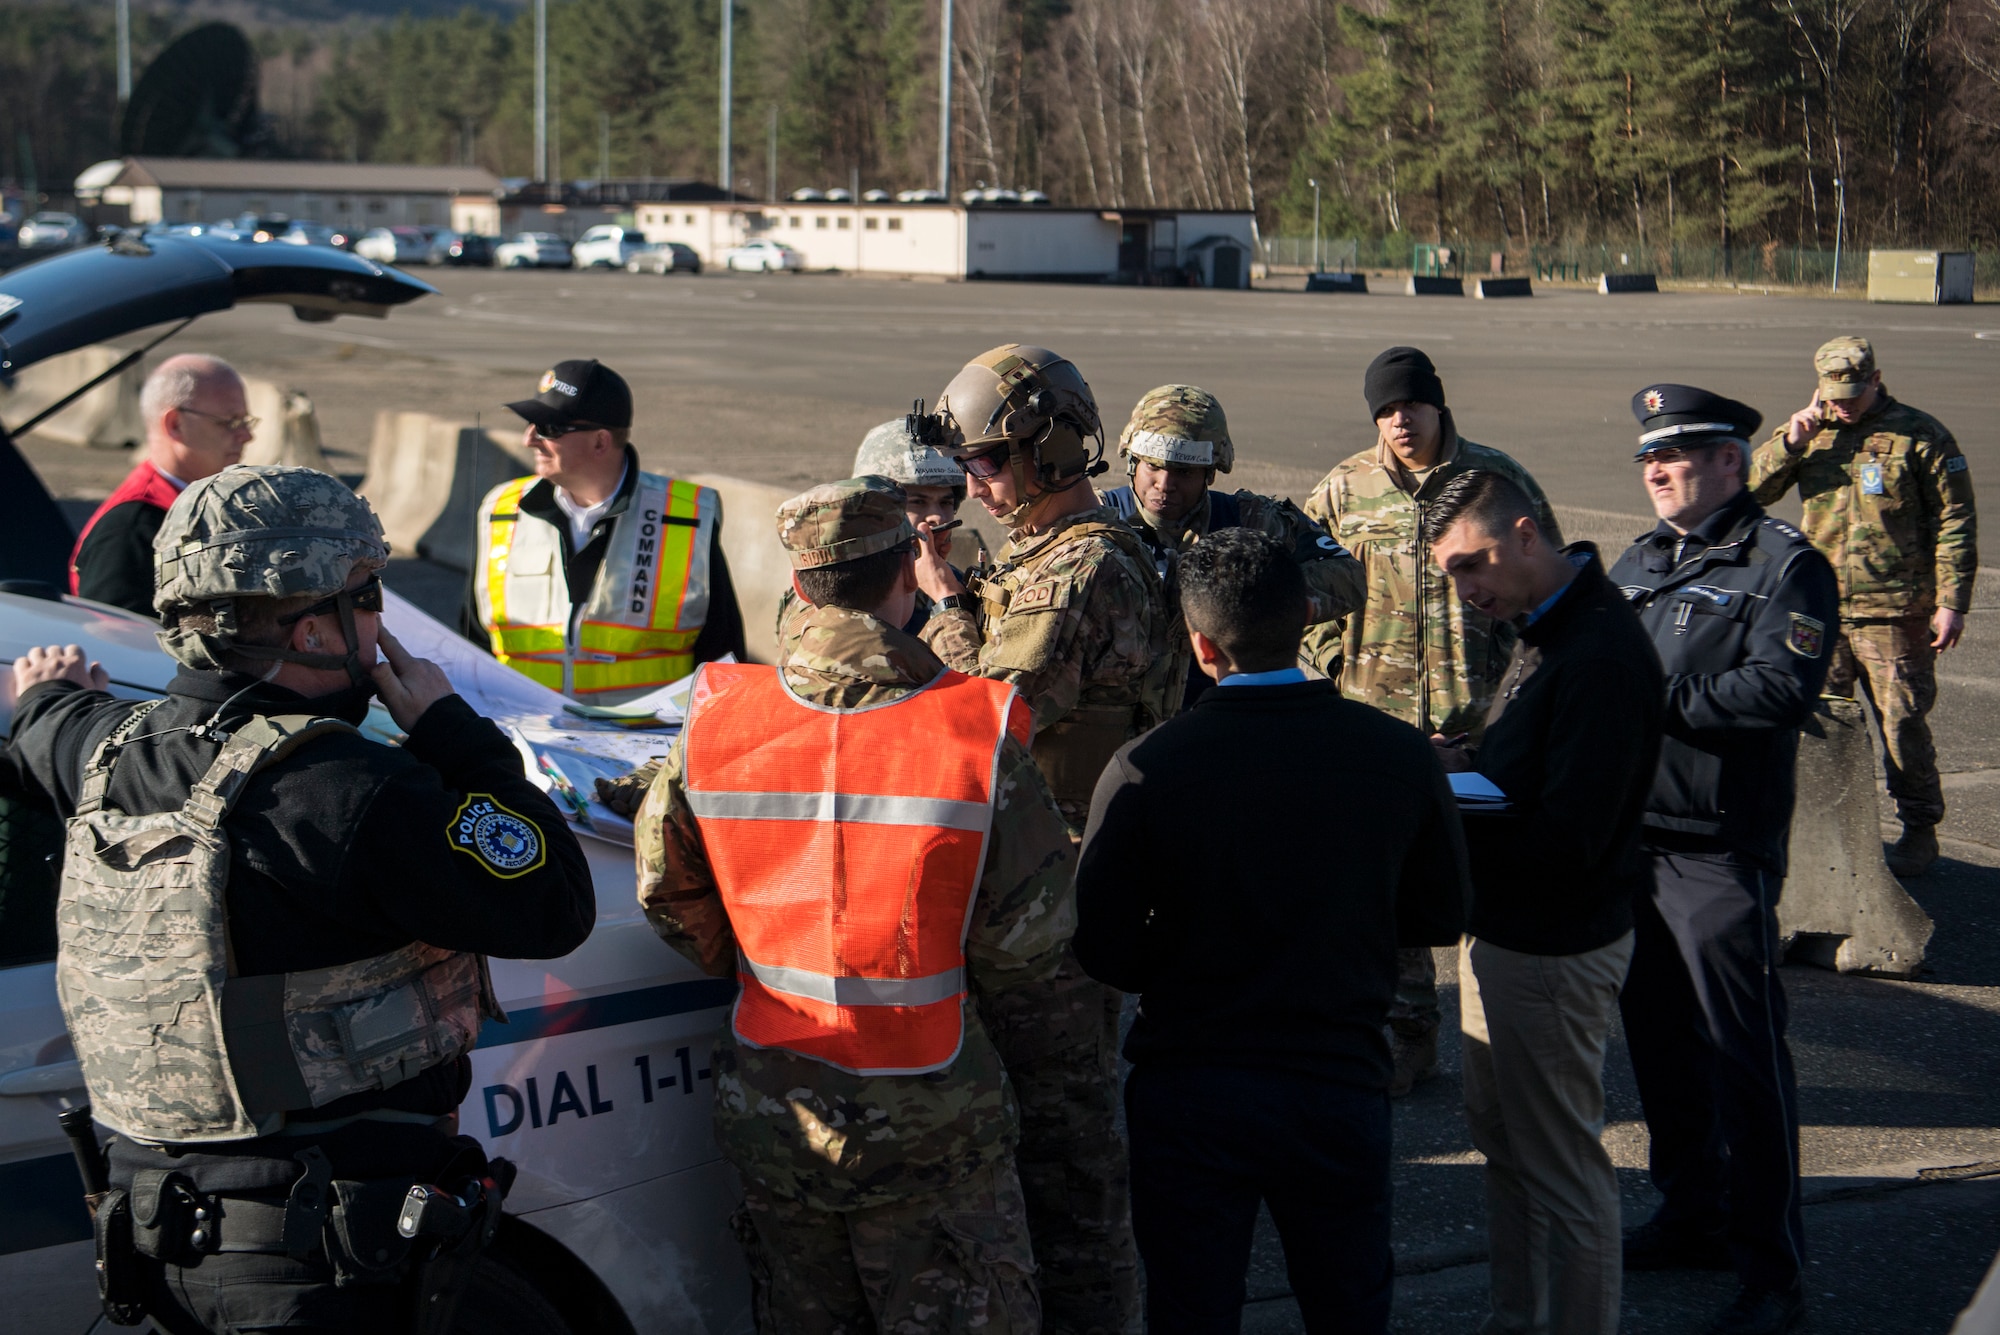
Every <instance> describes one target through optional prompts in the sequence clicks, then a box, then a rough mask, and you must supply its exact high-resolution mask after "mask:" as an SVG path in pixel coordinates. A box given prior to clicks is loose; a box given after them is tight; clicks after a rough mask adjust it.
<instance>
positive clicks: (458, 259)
mask: <svg viewBox="0 0 2000 1335" xmlns="http://www.w3.org/2000/svg"><path fill="white" fill-rule="evenodd" d="M434 253H435V254H437V256H438V258H437V259H435V260H433V261H432V263H434V264H452V265H473V266H477V267H480V268H490V267H491V266H492V264H493V238H492V237H490V236H481V235H480V234H479V233H477V232H447V233H445V243H444V246H443V247H442V249H440V250H439V251H437V252H434Z"/></svg>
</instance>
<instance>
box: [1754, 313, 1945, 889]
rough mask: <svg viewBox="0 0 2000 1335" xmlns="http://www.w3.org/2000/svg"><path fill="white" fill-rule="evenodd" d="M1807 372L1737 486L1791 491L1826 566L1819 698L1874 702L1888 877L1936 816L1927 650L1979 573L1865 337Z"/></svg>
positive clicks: (1928, 423) (1935, 456) (1918, 853)
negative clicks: (1825, 650) (1787, 416)
mask: <svg viewBox="0 0 2000 1335" xmlns="http://www.w3.org/2000/svg"><path fill="white" fill-rule="evenodd" d="M1813 368H1814V370H1816V371H1817V372H1818V373H1819V387H1818V389H1817V390H1816V391H1815V392H1814V394H1813V401H1812V402H1811V403H1809V404H1807V405H1806V406H1805V407H1804V408H1801V409H1800V410H1799V411H1798V412H1796V413H1794V414H1792V417H1791V420H1790V421H1788V422H1786V423H1785V425H1784V426H1783V428H1781V429H1780V430H1779V431H1778V432H1777V434H1776V435H1774V436H1772V437H1771V438H1770V439H1769V440H1767V441H1765V442H1764V444H1763V445H1761V446H1759V447H1758V449H1757V452H1756V453H1755V454H1754V455H1752V456H1751V459H1750V491H1751V494H1752V495H1753V496H1755V497H1756V499H1757V502H1758V503H1759V504H1760V505H1770V504H1772V503H1774V502H1775V501H1777V500H1778V498H1779V497H1781V496H1783V495H1784V494H1785V493H1786V492H1787V491H1790V490H1791V488H1792V485H1793V484H1794V483H1797V484H1798V488H1799V496H1800V498H1801V499H1803V500H1804V501H1805V519H1804V521H1803V522H1802V523H1801V524H1800V527H1801V528H1803V529H1804V530H1805V533H1806V536H1807V537H1808V538H1811V539H1812V542H1813V545H1814V546H1815V547H1817V548H1819V549H1820V551H1822V552H1824V553H1825V554H1826V557H1827V559H1828V560H1829V561H1831V562H1833V571H1834V574H1835V575H1837V576H1838V577H1839V580H1840V635H1839V638H1838V639H1837V640H1836V641H1835V644H1834V651H1833V664H1832V667H1831V668H1830V669H1829V670H1828V672H1827V678H1826V689H1827V693H1828V694H1830V695H1848V696H1851V695H1853V694H1854V688H1855V686H1856V685H1857V684H1858V685H1859V686H1860V687H1861V689H1862V691H1863V692H1865V693H1866V694H1867V696H1868V698H1869V700H1870V701H1871V702H1873V704H1874V705H1875V714H1876V718H1877V719H1878V720H1879V722H1880V727H1881V730H1882V754H1883V764H1884V768H1885V769H1886V770H1887V771H1888V774H1889V795H1890V796H1891V797H1893V798H1895V800H1896V816H1897V819H1898V820H1900V821H1901V822H1902V825H1903V833H1902V837H1901V838H1900V839H1898V840H1897V841H1896V844H1895V846H1894V847H1893V848H1892V849H1890V851H1889V869H1890V870H1891V871H1893V872H1895V873H1896V875H1898V876H1920V875H1922V874H1923V873H1924V872H1925V871H1926V870H1928V869H1929V867H1930V865H1931V863H1932V862H1934V861H1936V860H1937V855H1938V844H1937V823H1938V822H1939V821H1941V820H1943V819H1944V787H1943V784H1942V782H1941V781H1940V780H1939V778H1938V769H1937V750H1936V748H1935V747H1934V746H1933V745H1932V743H1931V728H1930V722H1929V718H1928V715H1929V714H1930V710H1931V706H1932V704H1934V703H1935V702H1936V700H1937V656H1938V655H1939V654H1941V653H1944V652H1945V651H1946V650H1948V649H1950V648H1951V647H1952V646H1954V645H1956V644H1957V643H1958V640H1959V636H1961V635H1963V634H1964V633H1965V617H1966V613H1967V612H1969V611H1970V610H1971V608H1972V581H1973V577H1974V576H1975V575H1976V574H1977V573H1978V569H1979V550H1978V542H1977V526H1978V520H1977V516H1976V514H1975V513H1974V511H1973V503H1972V474H1971V472H1970V471H1968V469H1967V467H1966V460H1965V456H1964V455H1963V454H1961V453H1960V452H1959V449H1958V442H1957V441H1956V440H1953V439H1952V435H1951V432H1950V431H1948V430H1946V429H1945V427H1944V424H1943V423H1941V422H1939V421H1938V420H1937V419H1936V418H1935V417H1932V416H1931V415H1930V414H1929V413H1926V412H1920V411H1918V410H1917V409H1915V408H1912V407H1910V406H1909V405H1908V404H1906V403H1899V402H1897V401H1896V400H1895V399H1893V398H1891V397H1890V396H1889V391H1888V390H1886V389H1884V388H1883V387H1882V372H1881V371H1880V370H1879V369H1878V368H1877V367H1876V365H1875V349H1874V348H1873V347H1872V346H1870V344H1869V342H1868V340H1867V339H1865V338H1857V337H1853V336H1847V337H1843V338H1836V339H1834V340H1832V341H1831V342H1829V343H1827V344H1825V345H1824V346H1822V347H1821V348H1820V350H1819V352H1818V353H1817V354H1815V356H1814V357H1813Z"/></svg>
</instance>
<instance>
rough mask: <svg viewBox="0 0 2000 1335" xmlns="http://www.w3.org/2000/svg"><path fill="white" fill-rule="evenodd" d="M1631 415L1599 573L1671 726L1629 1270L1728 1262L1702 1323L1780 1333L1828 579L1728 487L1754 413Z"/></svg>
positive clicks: (1799, 1295)
mask: <svg viewBox="0 0 2000 1335" xmlns="http://www.w3.org/2000/svg"><path fill="white" fill-rule="evenodd" d="M1632 412H1633V414H1634V415H1635V416H1636V417H1637V418H1638V419H1639V423H1640V435H1639V453H1638V456H1637V458H1638V462H1639V465H1640V468H1641V470H1642V471H1643V474H1644V479H1645V484H1646V490H1647V493H1648V496H1649V498H1650V499H1651V500H1652V502H1653V508H1654V511H1655V512H1656V513H1657V514H1658V515H1659V517H1660V523H1659V526H1658V527H1657V528H1655V529H1654V530H1653V531H1652V532H1651V533H1648V534H1646V535H1645V536H1644V537H1642V538H1640V539H1639V541H1638V542H1637V543H1635V544H1633V546H1632V547H1631V548H1630V549H1629V550H1628V551H1626V553H1625V555H1624V556H1623V557H1622V558H1621V559H1620V560H1619V562H1618V564H1617V565H1616V566H1615V567H1614V568H1613V569H1612V571H1611V579H1612V581H1613V582H1614V583H1616V584H1618V585H1620V586H1622V587H1623V588H1624V590H1625V594H1626V596H1627V597H1629V598H1630V599H1631V600H1632V605H1633V606H1634V607H1636V608H1637V609H1638V611H1639V615H1640V617H1641V619H1642V620H1643V621H1644V622H1645V624H1646V628H1647V629H1648V630H1649V631H1650V632H1651V633H1652V636H1653V643H1654V645H1655V647H1657V648H1658V650H1659V654H1660V662H1661V665H1662V666H1663V667H1664V668H1665V669H1666V674H1667V724H1666V737H1665V739H1664V741H1663V743H1662V745H1661V749H1660V770H1659V775H1658V778H1657V779H1656V780H1655V782H1654V785H1653V793H1652V797H1651V798H1650V799H1649V801H1648V803H1647V812H1646V846H1647V852H1648V854H1649V856H1650V858H1651V860H1652V864H1653V890H1652V894H1651V895H1650V896H1646V897H1642V898H1641V900H1640V901H1639V903H1638V905H1637V906H1636V912H1635V917H1636V919H1637V922H1636V935H1637V940H1636V943H1635V950H1634V953H1633V957H1632V970H1631V974H1630V976H1629V978H1628V979H1627V981H1626V984H1625V992H1624V995H1623V998H1622V999H1621V1003H1620V1006H1621V1010H1622V1011H1623V1014H1624V1020H1625V1034H1626V1039H1627V1041H1628V1043H1629V1044H1630V1047H1631V1052H1632V1067H1633V1070H1634V1072H1635V1073H1636V1074H1637V1076H1638V1081H1639V1095H1640V1098H1641V1100H1642V1101H1643V1102H1644V1105H1645V1111H1646V1125H1647V1127H1648V1129H1649V1130H1650V1132H1651V1134H1652V1163H1651V1167H1652V1176H1653V1184H1654V1185H1655V1186H1656V1187H1658V1188H1659V1190H1660V1193H1661V1194H1662V1195H1663V1196H1664V1197H1665V1198H1666V1199H1665V1203H1664V1204H1662V1205H1661V1207H1660V1209H1659V1212H1658V1213H1657V1214H1656V1215H1655V1216H1654V1217H1653V1219H1652V1220H1651V1221H1650V1222H1649V1223H1647V1224H1645V1225H1643V1226H1641V1227H1640V1228H1638V1229H1637V1230H1635V1231H1634V1232H1633V1233H1632V1234H1631V1235H1629V1236H1628V1237H1627V1238H1626V1241H1625V1266H1626V1269H1628V1270H1665V1269H1675V1268H1697V1269H1718V1270H1719V1269H1730V1268H1733V1269H1735V1271H1736V1272H1737V1275H1738V1276H1739V1278H1740V1279H1741V1281H1742V1291H1741V1292H1740V1293H1739V1295H1738V1296H1737V1298H1736V1301H1735V1302H1734V1303H1732V1304H1731V1305H1730V1306H1729V1307H1728V1308H1726V1309H1725V1310H1724V1311H1723V1312H1722V1313H1720V1314H1719V1315H1718V1316H1717V1317H1716V1318H1715V1320H1714V1322H1713V1323H1712V1324H1711V1325H1710V1326H1709V1330H1710V1331H1711V1332H1713V1333H1714V1335H1748V1333H1749V1332H1779V1331H1784V1330H1788V1329H1790V1328H1791V1327H1792V1326H1793V1325H1794V1324H1795V1323H1796V1322H1797V1321H1798V1320H1799V1318H1800V1316H1801V1315H1802V1313H1803V1309H1804V1295H1803V1290H1802V1288H1801V1283H1800V1277H1801V1271H1802V1268H1803V1265H1804V1259H1805V1249H1804V1237H1803V1232H1802V1228H1801V1221H1800V1214H1799V1117H1798V1084H1797V1080H1796V1079H1795V1077H1794V1075H1793V1073H1792V1059H1791V1053H1790V1051H1789V1050H1788V1049H1787V1047H1786V1045H1785V1019H1786V1006H1785V994H1784V989H1783V987H1782V986H1781V985H1780V983H1779V981H1778V973H1777V966H1778V962H1779V954H1778V924H1777V905H1778V894H1779V890H1780V888H1781V886H1782V884H1783V881H1784V875H1785V848H1786V843H1787V840H1788V837H1789V833H1790V828H1791V820H1792V805H1793V800H1794V797H1795V787H1794V780H1793V765H1794V762H1795V760H1796V758H1797V753H1798V729H1799V726H1800V724H1802V723H1804V722H1805V720H1806V719H1807V718H1808V717H1809V716H1810V715H1811V714H1812V712H1813V710H1814V708H1815V706H1816V704H1817V701H1818V699H1819V695H1820V687H1821V685H1822V684H1823V683H1824V682H1825V680H1826V669H1827V661H1828V653H1829V651H1830V649H1831V648H1832V635H1833V632H1834V628H1835V627H1836V626H1837V625H1838V620H1837V618H1838V614H1839V601H1838V594H1837V592H1836V589H1835V585H1834V576H1833V568H1832V567H1831V566H1829V565H1828V564H1827V561H1826V558H1825V557H1824V556H1821V555H1820V554H1819V553H1818V552H1817V551H1815V550H1814V549H1813V547H1812V545H1811V544H1810V543H1808V542H1807V541H1806V539H1805V537H1804V535H1802V534H1801V533H1800V532H1799V531H1798V530H1797V529H1795V528H1793V527H1792V526H1791V525H1789V524H1786V523H1782V522H1780V521H1779V520H1776V519H1773V518H1771V517H1770V516H1769V515H1767V514H1765V513H1764V509H1763V507H1762V506H1760V505H1758V504H1757V502H1756V501H1755V500H1753V499H1752V498H1751V496H1750V493H1749V492H1748V490H1747V489H1746V487H1745V475H1746V474H1747V472H1748V471H1749V451H1750V447H1749V445H1748V442H1749V441H1750V440H1752V439H1754V438H1755V433H1756V430H1757V427H1758V424H1759V423H1760V422H1761V420H1762V418H1761V415H1760V414H1759V413H1758V412H1757V411H1756V410H1755V409H1753V408H1750V407H1748V406H1746V405H1744V404H1741V403H1738V402H1736V401H1735V400H1733V399H1725V398H1722V397H1721V396H1719V395H1716V394H1711V393H1709V392H1708V391H1706V390H1701V389H1695V388H1692V387H1690V386H1687V385H1653V386H1651V387H1649V388H1647V389H1643V390H1641V391H1640V392H1639V393H1638V394H1636V395H1634V396H1633V399H1632Z"/></svg>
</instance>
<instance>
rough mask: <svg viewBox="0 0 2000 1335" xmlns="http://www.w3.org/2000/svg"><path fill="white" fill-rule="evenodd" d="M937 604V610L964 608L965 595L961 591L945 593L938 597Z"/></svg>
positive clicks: (950, 610) (948, 610) (953, 610)
mask: <svg viewBox="0 0 2000 1335" xmlns="http://www.w3.org/2000/svg"><path fill="white" fill-rule="evenodd" d="M937 605H938V610H940V611H943V612H957V611H960V610H962V609H964V607H965V605H966V604H965V595H964V594H962V593H947V594H946V595H945V596H944V597H942V598H940V599H938V604H937Z"/></svg>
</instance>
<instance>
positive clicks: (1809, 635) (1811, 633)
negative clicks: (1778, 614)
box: [1785, 612, 1826, 658]
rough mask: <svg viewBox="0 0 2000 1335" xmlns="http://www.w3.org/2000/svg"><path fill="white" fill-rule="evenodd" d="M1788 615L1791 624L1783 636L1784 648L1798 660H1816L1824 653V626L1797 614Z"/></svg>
mask: <svg viewBox="0 0 2000 1335" xmlns="http://www.w3.org/2000/svg"><path fill="white" fill-rule="evenodd" d="M1789 615H1790V617H1791V619H1792V624H1791V629H1790V631H1789V632H1788V633H1787V634H1786V636H1785V647H1786V648H1787V649H1790V650H1791V651H1792V652H1793V653H1795V654H1797V655H1798V656H1799V657H1800V658H1818V657H1819V656H1820V655H1821V654H1823V653H1825V652H1826V624H1825V623H1824V622H1821V621H1815V620H1813V618H1811V617H1809V616H1805V615H1803V614H1802V613H1798V612H1792V613H1790V614H1789Z"/></svg>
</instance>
